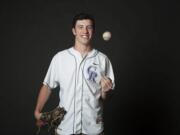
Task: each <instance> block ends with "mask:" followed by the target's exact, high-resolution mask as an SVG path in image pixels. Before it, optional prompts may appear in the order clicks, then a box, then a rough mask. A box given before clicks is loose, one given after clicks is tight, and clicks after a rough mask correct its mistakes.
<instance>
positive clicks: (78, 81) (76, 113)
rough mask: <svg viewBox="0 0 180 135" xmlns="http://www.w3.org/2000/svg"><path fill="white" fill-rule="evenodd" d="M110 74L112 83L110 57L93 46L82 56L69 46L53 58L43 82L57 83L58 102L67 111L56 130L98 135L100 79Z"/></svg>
mask: <svg viewBox="0 0 180 135" xmlns="http://www.w3.org/2000/svg"><path fill="white" fill-rule="evenodd" d="M104 75H105V76H107V77H109V78H110V79H111V80H112V82H113V86H114V74H113V69H112V65H111V62H110V60H109V59H108V57H107V56H106V55H104V54H103V53H101V52H99V51H97V50H95V49H93V50H91V51H90V52H89V53H88V54H87V55H86V56H85V57H82V55H81V54H80V53H79V52H78V51H77V50H75V49H74V47H71V48H69V49H67V50H63V51H60V52H58V53H57V54H56V55H55V56H54V57H53V59H52V61H51V64H50V66H49V69H48V72H47V74H46V76H45V79H44V82H43V84H44V85H47V86H48V87H50V88H51V89H53V88H56V87H57V86H58V85H59V86H60V92H59V97H60V103H59V106H61V107H64V108H65V110H66V111H67V113H66V115H65V117H64V119H63V121H62V122H61V124H60V125H59V126H58V129H57V133H58V134H60V135H70V134H79V133H84V134H88V135H98V134H99V133H101V132H102V131H103V119H102V109H103V108H102V100H100V96H101V85H100V79H101V77H102V76H104Z"/></svg>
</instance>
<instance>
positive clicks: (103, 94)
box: [101, 90, 106, 100]
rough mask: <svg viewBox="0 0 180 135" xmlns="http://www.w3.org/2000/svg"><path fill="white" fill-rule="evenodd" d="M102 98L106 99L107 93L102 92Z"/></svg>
mask: <svg viewBox="0 0 180 135" xmlns="http://www.w3.org/2000/svg"><path fill="white" fill-rule="evenodd" d="M101 98H102V99H103V100H105V99H106V92H103V91H102V90H101Z"/></svg>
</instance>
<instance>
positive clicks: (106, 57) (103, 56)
mask: <svg viewBox="0 0 180 135" xmlns="http://www.w3.org/2000/svg"><path fill="white" fill-rule="evenodd" d="M96 51H97V56H98V57H100V58H102V59H108V56H107V55H106V54H105V53H103V52H101V51H99V50H96Z"/></svg>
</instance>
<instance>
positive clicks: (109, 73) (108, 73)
mask: <svg viewBox="0 0 180 135" xmlns="http://www.w3.org/2000/svg"><path fill="white" fill-rule="evenodd" d="M105 75H106V76H107V77H108V78H110V79H111V81H112V83H113V87H112V89H114V88H115V77H114V71H113V67H112V64H111V61H110V60H109V59H108V58H106V67H105Z"/></svg>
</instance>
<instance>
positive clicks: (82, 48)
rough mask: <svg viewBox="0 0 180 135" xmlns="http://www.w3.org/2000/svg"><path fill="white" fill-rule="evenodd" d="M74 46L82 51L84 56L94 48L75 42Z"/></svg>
mask: <svg viewBox="0 0 180 135" xmlns="http://www.w3.org/2000/svg"><path fill="white" fill-rule="evenodd" d="M74 48H75V49H76V50H77V51H78V52H80V53H81V55H82V56H84V55H86V54H87V53H88V52H90V51H91V50H92V47H91V45H81V44H75V45H74Z"/></svg>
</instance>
